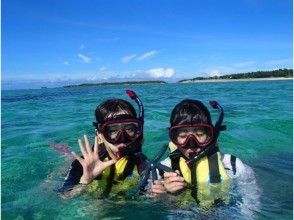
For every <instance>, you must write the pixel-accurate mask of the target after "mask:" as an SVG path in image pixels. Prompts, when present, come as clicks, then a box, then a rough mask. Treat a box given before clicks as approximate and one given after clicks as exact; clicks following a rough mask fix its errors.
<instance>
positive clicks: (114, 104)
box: [95, 99, 137, 124]
mask: <svg viewBox="0 0 294 220" xmlns="http://www.w3.org/2000/svg"><path fill="white" fill-rule="evenodd" d="M121 111H123V112H125V114H126V115H130V116H133V117H134V118H135V117H137V114H136V110H135V108H134V107H133V106H132V104H131V103H129V102H128V101H125V100H123V99H108V100H106V101H104V102H102V103H101V104H100V105H99V106H97V108H96V110H95V117H96V121H97V123H98V124H102V123H103V122H104V121H105V120H106V119H108V118H111V117H113V116H115V115H116V114H117V113H119V112H121Z"/></svg>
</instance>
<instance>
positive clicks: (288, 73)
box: [179, 69, 293, 82]
mask: <svg viewBox="0 0 294 220" xmlns="http://www.w3.org/2000/svg"><path fill="white" fill-rule="evenodd" d="M271 77H285V78H291V77H292V78H293V69H278V70H270V71H256V72H247V73H234V74H229V75H223V76H213V77H201V76H200V77H195V78H192V79H184V80H180V81H179V82H185V81H190V80H192V81H193V80H209V79H254V78H271Z"/></svg>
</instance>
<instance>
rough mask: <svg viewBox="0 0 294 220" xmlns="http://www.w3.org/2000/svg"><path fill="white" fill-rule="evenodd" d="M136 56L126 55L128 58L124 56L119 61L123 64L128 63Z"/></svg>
mask: <svg viewBox="0 0 294 220" xmlns="http://www.w3.org/2000/svg"><path fill="white" fill-rule="evenodd" d="M136 56H137V55H136V54H132V55H128V56H124V57H123V58H122V59H121V62H123V63H128V62H130V61H131V60H133V59H135V57H136Z"/></svg>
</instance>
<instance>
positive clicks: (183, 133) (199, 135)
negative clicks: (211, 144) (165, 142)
mask: <svg viewBox="0 0 294 220" xmlns="http://www.w3.org/2000/svg"><path fill="white" fill-rule="evenodd" d="M189 135H193V136H194V137H195V138H196V139H197V141H198V142H199V143H200V144H203V143H205V142H206V140H207V139H208V138H209V136H208V135H207V133H206V132H205V131H204V130H203V129H198V128H195V127H194V128H193V127H192V128H183V129H181V130H180V131H179V134H178V136H177V142H178V143H179V144H184V142H185V141H186V139H187V138H188V136H189Z"/></svg>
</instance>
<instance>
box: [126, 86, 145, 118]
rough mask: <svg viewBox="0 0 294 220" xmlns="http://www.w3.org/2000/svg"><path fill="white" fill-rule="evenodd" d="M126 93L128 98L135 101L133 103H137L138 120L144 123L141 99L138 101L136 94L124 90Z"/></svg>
mask: <svg viewBox="0 0 294 220" xmlns="http://www.w3.org/2000/svg"><path fill="white" fill-rule="evenodd" d="M126 93H127V94H128V96H129V97H130V98H131V99H133V100H135V102H136V103H137V105H138V107H139V117H138V118H139V119H140V120H141V121H142V122H143V123H144V106H143V103H142V101H141V99H139V97H138V96H137V94H136V93H135V92H134V91H133V90H130V89H127V90H126Z"/></svg>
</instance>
